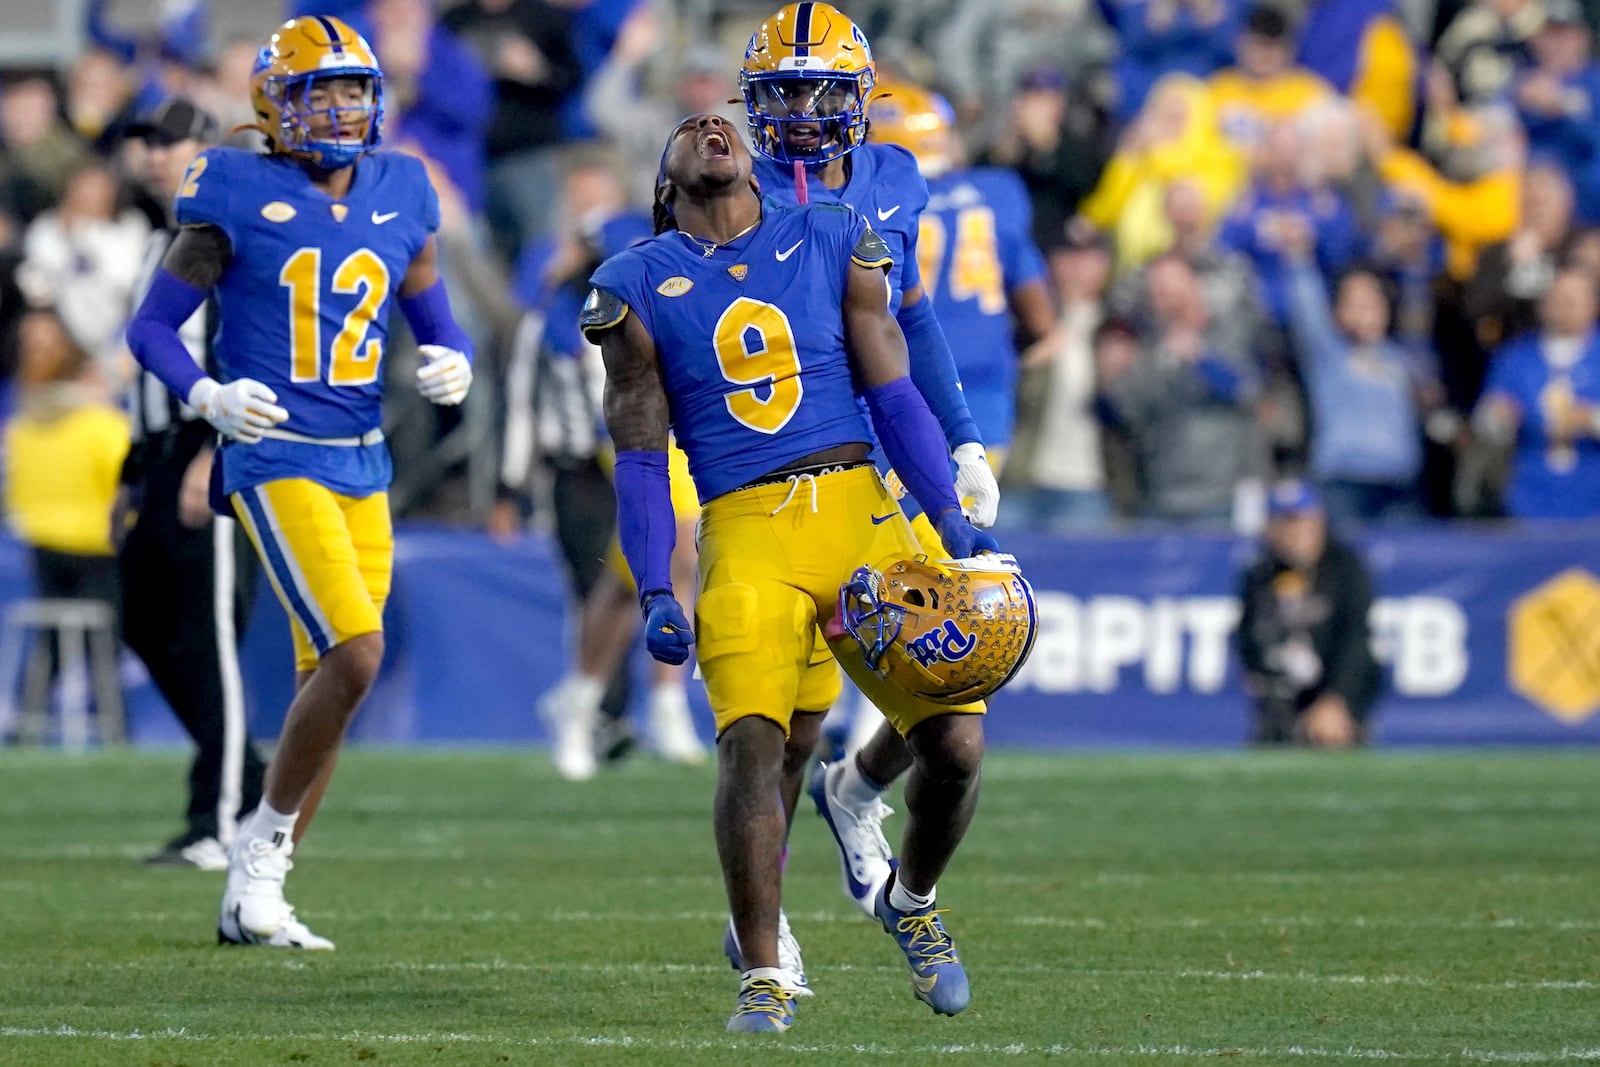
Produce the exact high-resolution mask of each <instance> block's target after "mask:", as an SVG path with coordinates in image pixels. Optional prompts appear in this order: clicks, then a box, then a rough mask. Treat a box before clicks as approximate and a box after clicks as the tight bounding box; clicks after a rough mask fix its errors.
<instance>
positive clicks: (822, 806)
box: [810, 84, 1055, 904]
mask: <svg viewBox="0 0 1600 1067" xmlns="http://www.w3.org/2000/svg"><path fill="white" fill-rule="evenodd" d="M867 114H868V117H869V119H870V120H871V124H872V127H871V137H872V141H871V142H869V145H870V144H892V145H899V146H900V147H901V148H904V149H906V150H907V151H908V152H910V153H911V154H912V155H913V156H915V157H916V161H917V169H918V170H919V171H920V172H921V174H922V176H923V178H925V179H926V180H927V183H928V206H927V208H926V209H925V210H924V211H923V212H922V216H921V219H920V220H919V223H918V227H917V244H916V255H917V266H918V271H919V273H920V274H921V276H922V287H923V290H924V291H925V292H926V293H927V294H928V299H929V300H930V301H931V302H932V304H933V309H934V311H935V312H936V313H937V315H938V318H939V325H940V326H941V327H942V328H943V330H944V333H945V335H946V337H947V338H949V340H950V349H951V351H952V352H953V353H954V354H955V365H956V370H957V371H958V372H959V373H960V376H961V392H962V396H963V397H964V398H965V400H966V403H967V408H968V410H969V411H971V413H972V418H973V421H974V422H975V423H976V424H977V427H978V431H979V432H980V433H981V434H982V435H983V440H984V443H985V444H986V445H987V450H988V457H989V463H990V466H991V467H992V468H993V469H994V471H995V472H996V473H998V472H999V471H1000V469H1001V466H1002V464H1003V462H1004V460H1005V451H1006V446H1007V445H1008V444H1009V443H1010V441H1011V430H1012V426H1013V424H1014V422H1015V418H1016V384H1017V367H1018V360H1019V355H1018V340H1019V338H1018V336H1017V332H1018V331H1017V329H1016V327H1019V326H1020V328H1021V334H1022V338H1023V339H1025V340H1026V341H1027V342H1030V343H1031V342H1037V341H1040V340H1043V339H1044V338H1046V337H1047V335H1049V334H1050V333H1051V332H1052V330H1053V329H1054V328H1055V309H1054V307H1053V306H1052V300H1051V295H1050V286H1049V284H1048V282H1047V278H1046V270H1045V263H1044V256H1043V255H1042V254H1041V253H1040V252H1039V249H1038V248H1037V247H1036V246H1035V245H1034V243H1033V236H1032V226H1033V207H1032V205H1031V204H1030V203H1029V201H1028V193H1027V190H1026V189H1024V188H1023V185H1022V182H1021V181H1020V180H1019V179H1018V178H1017V176H1016V174H1015V173H1014V172H1012V171H1010V170H1006V169H1004V168H1000V167H962V166H960V162H961V159H960V157H961V146H960V143H959V141H958V139H957V134H956V129H955V114H954V112H953V111H952V110H951V108H950V105H949V104H948V103H947V102H946V101H945V99H944V97H942V96H939V95H938V94H936V93H931V92H929V91H927V90H926V89H922V88H919V87H917V86H914V85H907V84H896V85H880V86H879V89H878V92H877V93H876V94H875V95H874V96H873V98H872V101H871V103H870V104H869V105H868V108H867ZM1044 347H1046V348H1048V343H1047V344H1046V346H1044ZM918 535H919V537H921V538H922V541H923V543H924V545H928V538H927V537H926V536H925V535H924V533H923V531H922V530H921V529H920V528H919V529H918ZM928 547H930V548H931V547H934V546H931V545H929V546H928ZM861 710H862V714H861V715H860V716H859V717H858V718H857V719H856V721H855V725H854V729H853V730H852V731H851V734H852V736H851V740H852V742H853V743H851V744H849V745H844V744H843V743H842V742H843V731H844V729H847V728H848V727H843V728H841V729H840V730H838V731H836V730H835V727H834V724H833V722H831V721H830V723H829V724H828V729H827V733H828V735H829V737H828V740H827V742H826V743H825V744H824V750H825V751H829V750H831V751H829V754H828V755H827V756H826V757H825V758H826V759H828V760H829V761H831V762H832V763H833V764H834V765H833V766H830V767H819V768H818V770H817V773H816V774H814V775H813V777H812V780H811V786H810V788H811V792H812V795H813V797H814V798H815V799H816V801H817V805H818V808H819V810H821V811H823V812H825V813H827V814H830V815H836V818H835V820H834V821H835V822H836V823H839V824H842V825H843V826H845V827H851V828H853V829H854V830H855V832H856V833H857V835H858V836H859V835H865V840H866V841H867V842H868V843H869V844H871V845H872V847H868V848H866V849H864V850H863V849H862V848H859V847H853V848H852V850H851V851H852V853H855V854H861V855H863V856H865V857H866V859H865V863H866V864H868V865H869V866H870V867H871V868H872V869H873V870H875V872H876V873H875V875H873V876H869V877H868V878H866V879H865V884H866V885H868V886H870V885H871V884H872V882H873V881H875V880H881V879H882V878H885V877H887V876H888V871H887V870H886V869H885V867H886V863H885V860H886V857H885V855H884V854H883V850H884V849H886V848H887V844H884V845H882V846H881V847H880V846H878V845H877V843H876V841H875V840H874V838H875V837H876V836H877V834H878V832H879V831H878V830H877V829H875V824H876V823H877V822H878V820H877V819H876V818H875V816H876V815H877V814H878V813H879V812H880V811H883V810H885V809H882V808H881V805H879V804H877V803H875V798H874V797H873V796H871V795H869V794H876V793H881V792H882V791H883V789H882V787H883V786H885V785H887V784H888V783H889V782H892V781H893V780H894V779H895V778H897V777H899V776H900V775H901V774H902V773H904V771H905V769H906V767H907V766H909V760H908V759H907V757H906V752H905V746H904V745H903V744H901V743H900V740H899V737H898V735H896V734H895V733H894V731H893V729H891V728H889V727H887V726H886V725H884V724H883V722H882V720H881V718H880V716H879V715H878V714H877V711H876V710H875V709H873V708H871V707H870V706H868V707H863V708H862V709H861ZM834 718H835V719H838V718H841V716H838V715H835V716H834ZM858 738H859V741H857V739H858ZM846 749H848V750H849V751H850V752H853V753H856V754H857V756H858V758H859V767H860V768H861V769H862V770H863V772H864V773H863V774H862V776H861V778H860V779H856V778H855V772H854V770H853V769H849V768H847V767H846V766H845V765H844V764H843V763H842V762H841V761H840V760H839V759H838V758H837V757H840V756H842V755H843V754H844V751H845V750H846ZM828 774H832V775H833V777H834V782H835V786H834V789H833V792H832V797H833V798H834V799H833V800H832V801H830V800H829V796H828V793H827V775H828ZM846 781H850V782H851V783H852V784H851V786H850V787H849V788H843V789H841V784H842V783H845V782H846ZM862 786H865V787H866V788H865V790H863V789H862ZM852 791H854V792H855V793H859V794H860V796H861V801H860V802H858V804H857V806H855V807H852V806H851V805H850V804H849V803H848V801H847V799H846V798H848V797H850V796H851V795H853V793H852ZM830 803H831V805H832V808H831V809H830ZM853 812H859V816H858V817H857V818H855V819H852V818H851V815H852V813H853ZM841 836H844V835H841ZM847 869H848V867H847ZM846 884H847V887H848V886H850V882H849V881H847V883H846ZM857 884H862V883H857ZM851 895H852V897H854V898H855V899H856V900H857V902H858V903H862V904H864V903H866V902H868V901H870V897H865V898H863V897H861V896H857V894H856V893H854V892H852V893H851Z"/></svg>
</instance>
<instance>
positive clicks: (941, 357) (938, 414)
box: [880, 295, 983, 515]
mask: <svg viewBox="0 0 1600 1067" xmlns="http://www.w3.org/2000/svg"><path fill="white" fill-rule="evenodd" d="M895 321H896V322H898V323H899V324H900V331H901V332H902V333H904V334H905V335H906V348H907V349H909V350H910V353H911V381H912V382H913V383H915V385H916V387H917V391H918V392H919V393H921V394H922V395H923V397H924V399H926V400H927V408H928V410H930V411H932V412H933V414H934V417H935V418H937V419H938V420H939V428H940V429H941V430H943V431H944V439H945V443H946V444H947V445H948V446H949V449H948V450H949V451H952V452H953V451H955V449H956V446H957V445H964V444H966V443H967V442H969V441H976V442H977V443H978V444H980V445H981V444H983V437H982V435H981V434H979V433H978V424H977V423H976V422H974V421H972V413H971V412H970V411H968V410H967V398H966V397H965V396H964V395H963V394H962V392H961V376H960V375H959V374H958V373H957V372H956V357H955V355H954V354H953V353H952V352H951V351H950V342H949V341H946V340H945V338H944V330H942V329H940V328H939V320H938V318H937V317H935V316H934V314H933V301H932V300H929V299H928V297H927V296H926V295H924V296H923V298H922V299H921V300H919V301H917V302H916V303H915V304H912V305H911V306H910V307H906V306H905V305H904V304H902V305H901V306H900V311H899V312H898V313H897V314H896V315H895ZM880 437H881V435H880ZM890 458H891V459H893V457H892V456H891V457H890ZM895 469H896V470H898V469H899V464H898V463H896V464H895ZM906 484H907V485H910V484H911V483H910V482H907V483H906ZM918 499H919V501H920V498H918ZM924 510H926V511H928V514H929V515H932V514H934V512H933V511H931V510H928V509H926V508H924Z"/></svg>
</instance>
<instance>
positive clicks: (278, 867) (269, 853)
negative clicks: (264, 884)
mask: <svg viewBox="0 0 1600 1067" xmlns="http://www.w3.org/2000/svg"><path fill="white" fill-rule="evenodd" d="M291 851H292V846H288V845H274V844H273V843H272V842H271V841H268V840H267V839H266V838H263V837H256V838H251V840H250V842H249V844H247V845H246V846H245V855H246V859H245V863H244V869H245V870H246V871H247V872H249V874H250V877H251V878H259V879H270V880H272V881H275V882H281V881H283V879H284V878H285V877H286V876H287V875H288V873H289V872H290V871H291V870H293V869H294V860H292V859H290V858H289V854H290V852H291Z"/></svg>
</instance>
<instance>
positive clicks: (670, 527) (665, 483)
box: [613, 450, 954, 606]
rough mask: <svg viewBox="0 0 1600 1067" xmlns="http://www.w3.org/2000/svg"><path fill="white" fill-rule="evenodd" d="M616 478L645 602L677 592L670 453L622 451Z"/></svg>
mask: <svg viewBox="0 0 1600 1067" xmlns="http://www.w3.org/2000/svg"><path fill="white" fill-rule="evenodd" d="M613 481H614V482H615V484H616V489H617V539H618V540H619V541H621V542H622V555H623V557H624V558H625V559H627V561H628V569H629V570H630V571H632V572H633V581H634V584H635V585H636V586H638V589H639V603H640V605H641V606H642V605H643V604H644V602H645V600H646V598H647V597H649V595H650V594H651V593H658V592H659V593H668V594H670V593H671V592H672V549H673V547H674V546H675V545H676V544H677V541H678V520H677V517H676V516H675V515H673V513H672V488H671V483H670V481H669V480H668V476H667V454H666V453H665V452H646V451H640V450H630V451H625V452H618V453H617V468H616V472H615V474H614V475H613ZM908 484H909V483H908ZM953 495H954V494H953V493H952V496H953Z"/></svg>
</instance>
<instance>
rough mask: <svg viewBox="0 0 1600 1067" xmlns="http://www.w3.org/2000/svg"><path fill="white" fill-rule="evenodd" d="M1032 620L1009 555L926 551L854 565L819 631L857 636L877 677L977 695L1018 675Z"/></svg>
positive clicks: (939, 695) (935, 692) (912, 688)
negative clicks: (959, 556)
mask: <svg viewBox="0 0 1600 1067" xmlns="http://www.w3.org/2000/svg"><path fill="white" fill-rule="evenodd" d="M1038 629H1039V617H1038V612H1037V611H1036V609H1035V607H1034V602H1033V589H1032V587H1031V586H1029V585H1028V580H1027V579H1026V578H1024V577H1023V576H1022V572H1021V571H1020V570H1019V569H1018V568H1017V566H1016V563H1015V561H1014V560H1012V559H1011V558H1010V557H1008V556H979V557H977V558H975V559H963V560H940V561H938V562H934V561H932V560H930V559H928V558H927V557H926V556H917V557H916V558H915V559H909V560H899V561H897V562H893V563H890V564H889V565H887V566H884V567H882V568H878V567H861V568H859V569H857V570H856V572H855V574H854V575H852V576H851V578H850V580H849V581H848V582H846V583H845V584H844V585H843V586H841V587H840V588H839V610H838V614H837V615H836V616H835V617H834V619H832V620H830V621H829V623H828V626H827V628H826V631H827V632H828V633H829V634H830V635H832V634H834V633H837V632H838V631H839V630H843V631H844V632H846V633H848V634H850V636H852V637H853V638H855V640H856V643H857V644H858V645H859V646H860V648H861V654H862V656H863V658H864V659H865V660H866V664H867V666H868V667H869V668H871V669H872V670H873V671H874V672H875V673H877V674H878V675H879V677H881V678H883V679H884V680H886V681H889V682H892V683H894V684H895V685H896V686H899V687H900V688H901V689H903V690H905V691H906V692H908V693H910V694H911V695H912V696H916V697H921V698H922V699H923V700H926V701H929V702H930V703H934V704H968V703H971V702H973V701H976V700H982V699H984V698H985V697H987V696H989V695H990V694H991V693H993V692H994V691H995V690H997V689H999V688H1000V687H1001V686H1003V685H1005V684H1006V683H1007V682H1009V681H1010V680H1011V679H1012V678H1014V677H1016V674H1017V671H1019V670H1021V669H1022V665H1023V663H1025V662H1026V661H1027V659H1028V653H1029V652H1031V651H1032V650H1033V639H1034V636H1035V635H1036V634H1037V632H1038Z"/></svg>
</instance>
